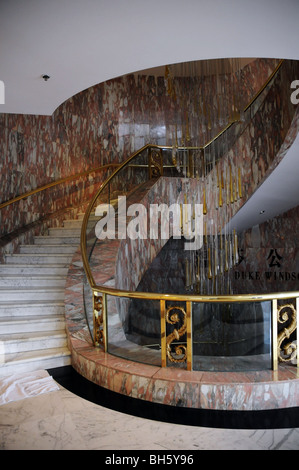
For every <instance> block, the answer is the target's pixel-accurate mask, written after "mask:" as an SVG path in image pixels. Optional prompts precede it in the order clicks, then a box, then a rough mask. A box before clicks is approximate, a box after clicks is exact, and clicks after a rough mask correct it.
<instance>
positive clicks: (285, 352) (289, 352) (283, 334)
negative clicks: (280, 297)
mask: <svg viewBox="0 0 299 470" xmlns="http://www.w3.org/2000/svg"><path fill="white" fill-rule="evenodd" d="M285 309H286V310H287V311H284V312H283V310H285ZM277 317H278V322H279V323H286V322H287V321H288V320H291V321H290V324H289V325H288V327H287V328H283V330H282V331H280V333H279V334H278V337H277V347H278V358H279V360H280V361H281V362H289V361H293V360H294V359H295V358H296V356H297V347H296V345H295V344H294V343H293V342H288V343H286V344H285V345H282V343H283V342H284V341H285V340H286V339H289V338H290V336H291V334H292V333H293V332H294V331H295V330H296V327H297V321H296V309H295V307H294V305H292V304H286V305H280V306H279V307H278V308H277Z"/></svg>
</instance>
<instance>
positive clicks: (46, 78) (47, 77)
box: [42, 75, 50, 82]
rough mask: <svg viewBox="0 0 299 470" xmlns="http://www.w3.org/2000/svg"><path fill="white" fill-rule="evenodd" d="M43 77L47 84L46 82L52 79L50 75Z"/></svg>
mask: <svg viewBox="0 0 299 470" xmlns="http://www.w3.org/2000/svg"><path fill="white" fill-rule="evenodd" d="M42 77H43V79H44V80H45V82H46V81H47V80H49V78H50V75H43V76H42Z"/></svg>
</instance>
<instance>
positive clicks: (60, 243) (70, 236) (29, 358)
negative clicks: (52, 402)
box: [0, 214, 83, 377]
mask: <svg viewBox="0 0 299 470" xmlns="http://www.w3.org/2000/svg"><path fill="white" fill-rule="evenodd" d="M82 219H83V214H81V215H79V216H78V219H76V220H65V221H64V224H63V225H64V226H63V227H60V228H50V229H49V231H48V235H46V236H37V237H35V238H34V244H33V245H21V246H20V248H19V253H17V254H10V255H6V260H5V264H1V265H0V377H1V376H7V375H10V374H13V373H22V372H26V371H32V370H38V369H49V368H54V367H60V366H64V365H69V364H70V363H71V355H70V351H69V349H68V347H67V336H66V329H65V307H64V294H65V290H64V287H65V282H66V277H67V272H68V267H69V264H70V262H71V260H72V257H73V254H74V252H75V250H76V249H77V248H78V245H79V243H80V232H81V224H82Z"/></svg>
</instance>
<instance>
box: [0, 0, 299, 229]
mask: <svg viewBox="0 0 299 470" xmlns="http://www.w3.org/2000/svg"><path fill="white" fill-rule="evenodd" d="M298 21H299V1H298V0H284V1H283V2H282V1H281V0H250V1H249V0H185V1H184V2H182V0H151V1H149V0H51V1H50V0H0V81H2V82H3V83H4V86H5V103H4V104H0V113H19V114H36V115H52V114H53V112H54V111H55V109H56V108H57V107H58V106H59V105H60V104H61V103H63V102H64V101H65V100H67V99H68V98H70V97H71V96H73V95H74V94H76V93H78V92H80V91H82V90H84V89H86V88H89V87H90V86H93V85H95V84H97V83H100V82H103V81H105V80H107V79H111V78H115V77H117V76H120V75H124V74H127V73H132V72H136V71H138V70H143V69H148V68H152V67H157V66H163V65H165V64H174V63H179V62H184V61H191V60H201V59H215V58H227V57H229V58H233V57H242V58H245V59H246V58H250V57H268V58H284V59H297V60H299V48H298V45H299V27H298V26H299V25H298ZM44 74H47V75H49V76H50V79H49V80H48V81H45V80H44V79H43V78H42V76H43V75H44ZM298 79H299V77H298ZM0 83H1V82H0ZM298 158H299V140H298V138H297V139H296V140H295V142H294V144H293V146H292V147H291V150H290V151H289V152H288V154H287V156H286V157H285V158H284V160H283V162H281V164H280V165H279V166H278V167H277V169H276V170H275V171H274V172H273V173H272V175H271V178H270V177H269V178H268V179H267V180H266V182H265V183H264V184H263V185H262V186H261V187H260V188H259V190H258V191H256V193H255V194H254V195H253V196H252V197H251V198H250V199H249V201H248V202H247V203H246V204H245V205H244V206H243V208H242V209H241V210H240V211H239V213H238V214H237V216H236V218H235V224H236V226H237V227H244V225H248V224H249V225H250V226H251V225H253V224H254V223H259V222H260V221H262V220H261V219H265V218H268V217H267V216H268V214H270V213H271V214H272V216H273V215H276V214H279V213H281V212H283V211H285V210H288V208H290V207H294V206H295V205H298V204H299V190H298V188H299V185H298V184H297V182H298V180H299V164H298ZM275 175H276V176H275ZM278 183H279V184H278ZM286 188H287V191H288V192H287V193H286ZM273 194H275V197H272V195H273ZM269 195H271V196H270V197H269ZM273 208H274V209H275V210H273ZM261 210H265V212H264V213H263V214H262V215H261V214H260V211H261ZM242 214H245V215H242Z"/></svg>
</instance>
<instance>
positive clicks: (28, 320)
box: [0, 314, 65, 324]
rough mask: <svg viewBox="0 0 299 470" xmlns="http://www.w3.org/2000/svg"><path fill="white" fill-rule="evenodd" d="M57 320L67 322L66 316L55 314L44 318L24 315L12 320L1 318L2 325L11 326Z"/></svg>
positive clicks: (11, 318)
mask: <svg viewBox="0 0 299 470" xmlns="http://www.w3.org/2000/svg"><path fill="white" fill-rule="evenodd" d="M57 320H62V321H65V317H64V315H61V314H60V315H59V314H53V315H43V316H40V315H26V316H25V315H22V316H14V317H10V318H7V317H0V323H1V324H4V323H9V324H13V323H36V322H40V323H46V322H49V321H57Z"/></svg>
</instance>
